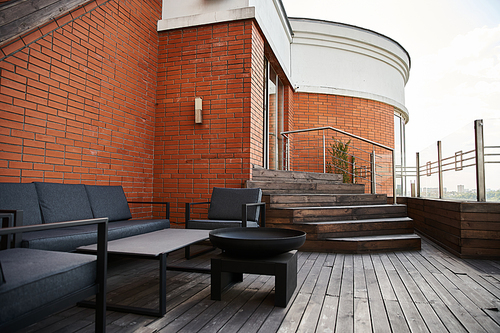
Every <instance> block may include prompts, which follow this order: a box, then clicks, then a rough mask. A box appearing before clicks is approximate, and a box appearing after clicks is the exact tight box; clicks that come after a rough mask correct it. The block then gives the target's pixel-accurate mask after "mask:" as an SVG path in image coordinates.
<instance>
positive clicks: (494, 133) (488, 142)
mask: <svg viewBox="0 0 500 333" xmlns="http://www.w3.org/2000/svg"><path fill="white" fill-rule="evenodd" d="M483 124H484V129H483V134H484V145H485V148H484V155H485V156H484V161H485V166H484V168H485V183H486V201H490V202H500V119H485V120H484V121H483Z"/></svg>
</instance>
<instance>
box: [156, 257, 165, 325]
mask: <svg viewBox="0 0 500 333" xmlns="http://www.w3.org/2000/svg"><path fill="white" fill-rule="evenodd" d="M159 261H160V286H159V290H158V292H159V295H158V296H159V301H160V303H159V305H158V306H159V308H158V314H159V315H160V316H163V315H165V313H167V254H166V253H162V254H160V258H159Z"/></svg>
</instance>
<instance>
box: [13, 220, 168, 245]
mask: <svg viewBox="0 0 500 333" xmlns="http://www.w3.org/2000/svg"><path fill="white" fill-rule="evenodd" d="M169 226H170V222H169V220H166V219H158V220H125V221H114V222H108V240H113V239H118V238H123V237H128V236H134V235H139V234H143V233H147V232H151V231H157V230H161V229H165V228H168V227H169ZM95 243H97V226H95V225H86V226H82V227H74V228H60V229H52V230H43V231H33V232H26V233H23V240H22V243H21V246H22V247H24V248H30V249H39V250H51V251H65V252H68V251H74V250H75V249H76V248H77V247H79V246H84V245H90V244H95Z"/></svg>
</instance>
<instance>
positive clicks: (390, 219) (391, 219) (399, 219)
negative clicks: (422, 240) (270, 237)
mask: <svg viewBox="0 0 500 333" xmlns="http://www.w3.org/2000/svg"><path fill="white" fill-rule="evenodd" d="M409 221H412V219H411V218H409V217H388V218H381V219H361V220H342V221H318V222H298V223H296V224H306V225H323V224H344V223H378V222H382V223H383V222H409Z"/></svg>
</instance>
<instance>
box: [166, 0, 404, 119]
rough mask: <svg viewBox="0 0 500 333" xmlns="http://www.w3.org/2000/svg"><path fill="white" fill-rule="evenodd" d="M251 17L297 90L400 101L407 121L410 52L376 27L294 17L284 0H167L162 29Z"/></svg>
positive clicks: (397, 102)
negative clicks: (364, 27) (405, 90)
mask: <svg viewBox="0 0 500 333" xmlns="http://www.w3.org/2000/svg"><path fill="white" fill-rule="evenodd" d="M250 18H254V19H255V20H256V21H257V23H258V25H259V27H260V29H261V30H262V32H263V34H264V36H265V37H266V40H267V42H268V43H269V46H270V47H271V49H272V51H273V53H274V55H275V56H276V58H277V60H278V61H279V63H280V65H281V68H282V69H283V71H284V73H285V75H287V77H288V80H289V81H290V82H291V84H292V86H293V87H294V88H295V90H296V91H297V92H309V93H325V94H333V95H342V96H351V97H359V98H366V99H371V100H376V101H380V102H383V103H386V104H389V105H393V106H394V107H396V108H397V109H398V110H399V111H400V113H401V114H402V116H403V117H404V118H405V120H406V121H408V118H409V115H408V110H407V109H406V107H405V95H404V88H405V85H406V82H407V81H408V76H409V70H410V59H409V56H408V54H407V53H406V51H405V50H404V49H403V48H402V47H401V46H400V45H399V44H398V43H396V42H395V41H393V40H392V39H390V38H387V37H385V36H383V35H380V34H378V33H376V32H373V31H369V30H366V29H362V28H358V27H354V26H349V25H345V24H340V23H333V22H327V21H320V20H311V19H295V18H290V19H289V18H288V17H287V16H286V13H285V12H284V10H283V8H282V3H281V1H280V0H223V1H222V0H181V1H172V0H163V8H162V19H161V20H159V21H158V31H163V30H170V29H178V28H185V27H192V26H198V25H204V24H213V23H218V22H228V21H233V20H241V19H250ZM290 26H291V30H290ZM292 31H293V32H292Z"/></svg>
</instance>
